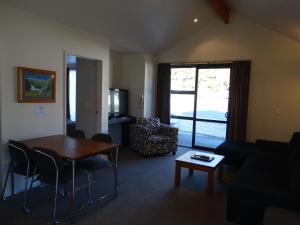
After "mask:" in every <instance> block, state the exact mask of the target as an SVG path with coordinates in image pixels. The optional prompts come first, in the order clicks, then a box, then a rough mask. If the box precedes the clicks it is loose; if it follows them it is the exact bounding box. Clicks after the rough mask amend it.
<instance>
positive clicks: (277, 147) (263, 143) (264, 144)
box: [255, 139, 289, 154]
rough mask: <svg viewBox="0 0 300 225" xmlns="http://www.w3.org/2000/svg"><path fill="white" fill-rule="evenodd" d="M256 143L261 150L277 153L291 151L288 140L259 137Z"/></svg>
mask: <svg viewBox="0 0 300 225" xmlns="http://www.w3.org/2000/svg"><path fill="white" fill-rule="evenodd" d="M255 145H256V146H257V148H258V149H259V150H260V151H263V152H269V153H276V154H285V153H287V152H288V151H289V143H288V142H280V141H269V140H263V139H257V140H256V142H255Z"/></svg>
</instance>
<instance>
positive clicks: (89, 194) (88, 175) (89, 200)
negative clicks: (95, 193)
mask: <svg viewBox="0 0 300 225" xmlns="http://www.w3.org/2000/svg"><path fill="white" fill-rule="evenodd" d="M91 183H92V179H91V173H90V172H87V184H88V187H87V191H88V203H91V204H92V203H94V202H93V201H92V200H91Z"/></svg>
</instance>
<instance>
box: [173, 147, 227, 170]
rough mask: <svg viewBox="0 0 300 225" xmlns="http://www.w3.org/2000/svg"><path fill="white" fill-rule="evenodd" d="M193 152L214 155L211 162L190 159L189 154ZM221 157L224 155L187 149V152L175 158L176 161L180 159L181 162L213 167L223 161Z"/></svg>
mask: <svg viewBox="0 0 300 225" xmlns="http://www.w3.org/2000/svg"><path fill="white" fill-rule="evenodd" d="M194 154H197V155H206V156H210V157H214V159H213V160H212V161H211V162H206V161H201V160H197V159H192V158H191V156H192V155H194ZM223 159H224V156H222V155H216V154H213V153H208V152H202V151H189V152H187V153H185V154H183V155H181V156H179V157H178V158H176V161H181V162H186V163H191V164H196V165H201V166H206V167H210V168H214V167H216V166H218V165H219V164H220V163H221V162H222V161H223Z"/></svg>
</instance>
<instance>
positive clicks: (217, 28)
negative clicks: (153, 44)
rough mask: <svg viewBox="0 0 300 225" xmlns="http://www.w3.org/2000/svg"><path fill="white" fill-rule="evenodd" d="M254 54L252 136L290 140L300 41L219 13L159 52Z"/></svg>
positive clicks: (212, 57) (176, 57) (298, 98)
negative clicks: (223, 19)
mask: <svg viewBox="0 0 300 225" xmlns="http://www.w3.org/2000/svg"><path fill="white" fill-rule="evenodd" d="M242 59H250V60H252V68H251V69H252V73H251V81H250V82H251V83H250V99H249V110H248V112H249V116H248V140H250V141H253V140H255V139H256V138H268V139H274V140H282V141H287V140H289V138H290V137H291V134H292V133H293V132H294V131H300V119H299V115H300V44H299V43H298V42H296V41H294V40H291V39H289V38H287V37H285V36H282V35H280V34H278V33H276V32H273V31H271V30H268V29H265V28H264V27H262V26H260V25H257V24H255V23H253V22H251V21H248V20H246V19H243V18H241V17H239V16H236V15H232V17H231V22H230V24H229V25H225V24H223V23H222V22H221V21H220V20H219V19H216V20H214V21H213V22H212V23H210V24H208V25H207V26H206V27H205V28H204V29H201V30H199V33H198V34H197V35H195V36H193V37H191V38H189V39H188V40H185V41H183V42H181V43H179V44H178V45H177V46H175V47H174V48H172V49H170V50H168V51H167V52H165V53H164V54H162V55H161V56H160V57H159V62H207V61H211V62H214V61H231V60H242Z"/></svg>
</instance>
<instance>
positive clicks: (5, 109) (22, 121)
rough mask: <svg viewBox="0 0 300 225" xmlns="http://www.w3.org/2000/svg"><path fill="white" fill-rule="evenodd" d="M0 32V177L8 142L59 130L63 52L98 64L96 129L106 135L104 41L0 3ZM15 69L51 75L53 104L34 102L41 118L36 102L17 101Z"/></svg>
mask: <svg viewBox="0 0 300 225" xmlns="http://www.w3.org/2000/svg"><path fill="white" fill-rule="evenodd" d="M0 34H1V35H0V65H1V67H0V81H1V88H0V92H1V93H0V95H1V143H2V144H1V166H2V169H1V172H2V173H3V171H4V170H5V171H6V168H7V164H8V160H9V157H8V153H7V150H6V145H5V144H6V143H7V141H8V140H9V139H17V140H21V139H26V138H33V137H39V136H46V135H52V134H60V133H63V132H64V120H65V113H64V52H66V53H72V54H74V55H78V56H82V57H86V58H93V59H97V60H100V61H102V63H103V64H102V68H103V70H102V87H101V88H100V89H101V90H102V99H101V102H102V121H101V125H102V127H101V130H102V131H104V132H105V131H107V123H108V121H107V113H108V107H107V105H108V102H107V100H108V97H107V94H108V86H109V43H108V42H107V41H105V40H102V39H99V38H97V37H95V36H93V35H90V34H87V33H84V32H80V31H77V30H73V29H71V28H69V27H66V26H63V25H60V24H57V23H55V22H52V21H49V20H47V19H44V18H41V17H37V16H34V15H32V14H29V13H26V12H24V11H21V10H16V9H13V8H10V7H7V6H6V5H3V4H0ZM1 43H3V44H2V45H1ZM1 56H5V57H1ZM17 66H25V67H33V68H40V69H46V70H47V69H48V70H54V71H56V73H57V81H56V84H57V89H56V96H57V98H56V103H49V104H38V105H44V106H45V107H46V113H47V115H46V116H44V117H41V118H37V117H35V116H34V107H35V105H37V104H31V103H22V104H21V103H16V94H17V74H16V67H17Z"/></svg>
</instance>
